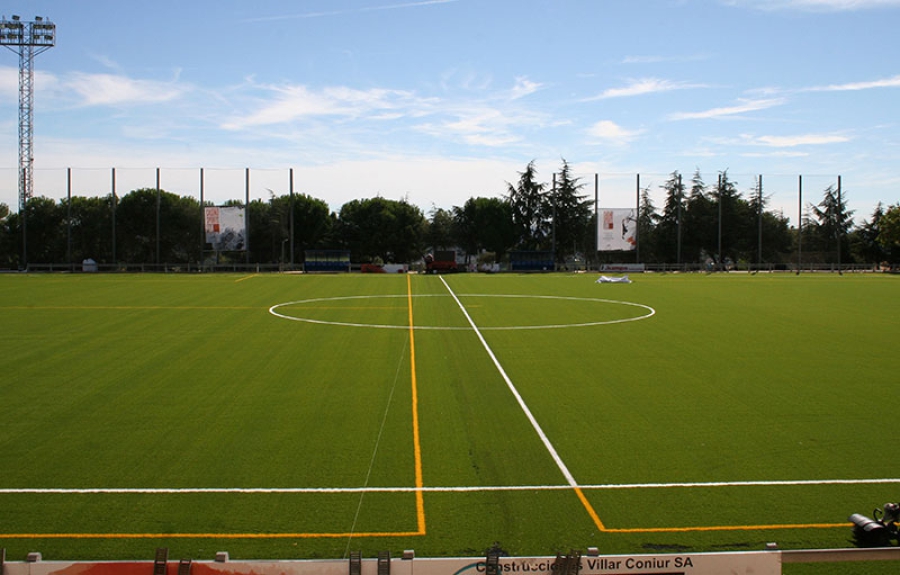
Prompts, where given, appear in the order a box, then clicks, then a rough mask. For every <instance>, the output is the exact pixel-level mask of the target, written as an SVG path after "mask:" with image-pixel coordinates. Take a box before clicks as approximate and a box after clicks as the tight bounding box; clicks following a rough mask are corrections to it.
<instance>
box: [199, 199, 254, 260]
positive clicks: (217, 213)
mask: <svg viewBox="0 0 900 575" xmlns="http://www.w3.org/2000/svg"><path fill="white" fill-rule="evenodd" d="M204 215H205V216H206V218H205V219H206V224H205V230H206V243H208V244H211V245H212V247H213V249H214V250H216V251H217V252H239V251H244V249H246V242H245V241H244V237H245V233H246V226H245V223H244V208H242V207H237V206H232V207H227V208H205V210H204Z"/></svg>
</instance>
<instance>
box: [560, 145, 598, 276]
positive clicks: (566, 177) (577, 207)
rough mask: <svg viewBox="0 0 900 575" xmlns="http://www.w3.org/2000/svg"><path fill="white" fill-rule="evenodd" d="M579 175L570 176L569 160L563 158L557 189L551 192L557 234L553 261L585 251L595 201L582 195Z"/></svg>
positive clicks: (563, 259)
mask: <svg viewBox="0 0 900 575" xmlns="http://www.w3.org/2000/svg"><path fill="white" fill-rule="evenodd" d="M580 179H581V178H576V177H573V175H572V169H571V167H570V166H569V163H568V162H567V161H566V160H565V158H564V159H563V161H562V167H561V168H560V171H559V173H558V174H557V178H556V190H554V191H553V194H552V196H553V197H552V199H551V201H552V204H553V226H554V228H555V236H556V253H555V254H554V256H555V257H556V261H558V262H562V261H565V259H566V256H567V255H574V254H576V253H584V252H585V251H587V250H588V248H589V247H590V245H589V244H588V243H587V241H588V238H589V237H590V234H589V227H590V223H591V216H592V215H593V206H594V201H593V200H590V199H588V197H587V195H583V194H582V193H581V190H582V189H583V188H584V184H583V183H581V182H580Z"/></svg>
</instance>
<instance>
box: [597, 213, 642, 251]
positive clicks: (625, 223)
mask: <svg viewBox="0 0 900 575" xmlns="http://www.w3.org/2000/svg"><path fill="white" fill-rule="evenodd" d="M599 216H600V217H598V218H597V251H600V252H613V251H621V250H626V251H628V250H633V249H635V248H636V247H637V216H636V215H635V209H634V208H618V209H604V210H600V213H599Z"/></svg>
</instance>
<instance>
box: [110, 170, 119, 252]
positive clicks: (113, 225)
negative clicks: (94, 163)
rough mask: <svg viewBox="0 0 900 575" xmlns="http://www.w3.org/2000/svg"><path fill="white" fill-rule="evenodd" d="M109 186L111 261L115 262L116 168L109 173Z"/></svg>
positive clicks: (117, 202)
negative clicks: (110, 198) (110, 190)
mask: <svg viewBox="0 0 900 575" xmlns="http://www.w3.org/2000/svg"><path fill="white" fill-rule="evenodd" d="M110 180H111V181H110V184H109V185H110V188H111V189H112V263H113V264H117V263H118V260H117V259H116V208H118V205H119V198H118V197H117V196H116V169H115V168H113V169H112V174H111V175H110Z"/></svg>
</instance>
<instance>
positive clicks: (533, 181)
mask: <svg viewBox="0 0 900 575" xmlns="http://www.w3.org/2000/svg"><path fill="white" fill-rule="evenodd" d="M546 187H547V184H544V183H540V182H538V181H537V169H536V168H535V165H534V160H532V161H531V162H529V163H528V166H526V167H525V171H523V172H519V181H518V183H517V184H516V185H515V186H514V185H513V184H510V183H507V197H506V199H507V201H508V202H509V205H510V207H511V208H512V221H513V226H514V227H515V229H516V234H517V237H518V240H517V245H516V247H517V248H520V249H523V250H541V249H546V248H547V247H549V246H548V240H549V236H550V217H549V210H548V202H547V196H546V194H545V192H544V190H545V189H546Z"/></svg>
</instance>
